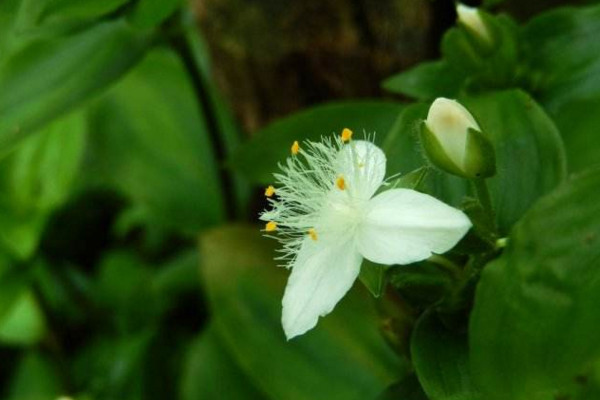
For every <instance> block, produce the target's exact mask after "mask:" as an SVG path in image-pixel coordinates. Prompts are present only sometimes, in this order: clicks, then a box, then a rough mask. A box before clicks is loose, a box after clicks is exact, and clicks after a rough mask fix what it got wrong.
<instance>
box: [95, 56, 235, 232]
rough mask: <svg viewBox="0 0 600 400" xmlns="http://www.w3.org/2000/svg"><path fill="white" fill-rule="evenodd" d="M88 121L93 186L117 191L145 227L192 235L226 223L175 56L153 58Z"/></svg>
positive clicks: (200, 118)
mask: <svg viewBox="0 0 600 400" xmlns="http://www.w3.org/2000/svg"><path fill="white" fill-rule="evenodd" d="M90 120H91V126H92V134H91V141H92V144H91V148H92V155H91V157H90V163H89V165H88V177H89V180H90V181H89V184H90V185H95V184H98V185H102V186H108V187H114V188H116V189H118V190H119V191H121V192H122V193H124V194H125V195H126V196H127V197H128V198H129V199H130V200H131V203H132V207H133V208H134V209H135V210H136V211H137V212H139V213H140V214H141V215H142V216H143V219H144V220H145V222H146V223H147V224H150V225H157V226H159V227H162V228H165V229H170V230H178V231H181V232H184V233H193V232H196V231H198V230H199V229H201V228H203V227H205V226H207V225H211V224H214V223H217V222H219V221H220V220H221V219H222V218H223V213H224V207H223V197H222V193H221V186H220V181H219V179H218V170H217V166H216V165H215V164H216V163H215V158H214V155H213V153H212V144H211V142H210V140H209V138H208V136H207V126H206V122H205V120H204V115H203V114H202V113H201V112H200V107H199V105H198V100H197V98H196V96H195V93H194V91H193V88H192V86H191V83H190V80H189V78H188V76H187V75H186V71H185V69H184V67H183V65H182V63H181V61H180V60H179V58H177V57H176V55H175V54H174V53H172V52H170V51H168V50H164V49H157V50H155V51H153V52H151V53H150V54H149V55H148V57H147V58H146V60H145V61H144V62H143V63H141V64H140V65H139V66H138V67H137V68H136V69H135V70H134V71H132V73H131V74H130V75H128V76H127V77H126V78H125V79H124V80H122V81H121V82H119V84H118V85H117V86H115V87H114V88H113V89H112V90H110V91H109V92H108V93H107V94H106V96H104V97H103V98H102V99H101V100H100V101H99V102H98V103H97V104H95V106H94V107H93V108H92V111H91V114H90ZM94 181H95V182H94Z"/></svg>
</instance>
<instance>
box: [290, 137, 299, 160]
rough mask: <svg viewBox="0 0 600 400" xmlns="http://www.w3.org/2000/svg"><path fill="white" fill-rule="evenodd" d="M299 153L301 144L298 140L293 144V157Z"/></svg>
mask: <svg viewBox="0 0 600 400" xmlns="http://www.w3.org/2000/svg"><path fill="white" fill-rule="evenodd" d="M299 151H300V144H299V143H298V141H297V140H295V141H294V143H293V144H292V155H293V156H295V155H296V154H298V152H299Z"/></svg>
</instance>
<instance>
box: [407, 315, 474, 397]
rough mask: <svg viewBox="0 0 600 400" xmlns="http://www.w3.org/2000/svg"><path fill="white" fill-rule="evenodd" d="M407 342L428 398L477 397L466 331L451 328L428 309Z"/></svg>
mask: <svg viewBox="0 0 600 400" xmlns="http://www.w3.org/2000/svg"><path fill="white" fill-rule="evenodd" d="M410 346H411V354H412V357H413V365H414V367H415V370H416V373H417V377H418V378H419V381H420V382H421V385H422V386H423V389H424V390H425V393H427V396H428V397H429V398H430V399H436V400H474V399H480V396H479V393H478V391H477V389H476V388H475V387H474V384H473V380H472V378H471V372H470V366H469V349H468V343H467V334H466V332H454V331H452V330H451V329H449V328H448V327H446V326H444V324H443V323H442V322H441V321H440V319H439V317H438V316H437V315H436V313H435V312H432V311H430V312H426V313H425V314H423V315H422V316H421V317H420V319H419V321H418V322H417V325H416V327H415V330H414V332H413V335H412V339H411V345H410Z"/></svg>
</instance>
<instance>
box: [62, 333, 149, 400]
mask: <svg viewBox="0 0 600 400" xmlns="http://www.w3.org/2000/svg"><path fill="white" fill-rule="evenodd" d="M153 336H154V333H153V332H152V331H143V332H140V333H136V334H131V335H124V336H119V337H116V338H115V337H111V336H109V335H106V334H104V335H101V336H100V337H98V338H93V339H91V340H88V341H87V342H86V343H85V347H84V348H83V349H82V350H81V351H80V352H79V353H78V354H77V355H76V357H75V358H74V360H72V362H71V365H70V367H71V369H70V375H69V377H70V378H71V379H72V381H73V386H75V387H84V388H89V390H90V391H92V394H93V395H94V397H93V398H94V399H128V400H142V399H147V398H149V397H148V396H144V391H145V388H146V386H147V385H146V384H145V382H144V379H143V378H144V373H145V367H146V364H145V362H146V360H147V355H148V353H149V352H150V350H151V348H150V344H151V340H152V338H153Z"/></svg>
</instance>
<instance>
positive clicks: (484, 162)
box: [464, 128, 496, 179]
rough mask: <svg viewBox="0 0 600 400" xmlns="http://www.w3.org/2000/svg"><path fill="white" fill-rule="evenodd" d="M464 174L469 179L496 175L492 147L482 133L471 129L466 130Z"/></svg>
mask: <svg viewBox="0 0 600 400" xmlns="http://www.w3.org/2000/svg"><path fill="white" fill-rule="evenodd" d="M464 174H465V175H466V176H467V177H469V178H471V179H472V178H489V177H490V176H493V175H495V174H496V154H495V152H494V146H493V145H492V142H491V141H490V140H489V139H488V138H486V137H485V136H484V134H483V133H481V132H480V131H478V130H476V129H473V128H469V129H468V130H467V143H466V149H465V164H464Z"/></svg>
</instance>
